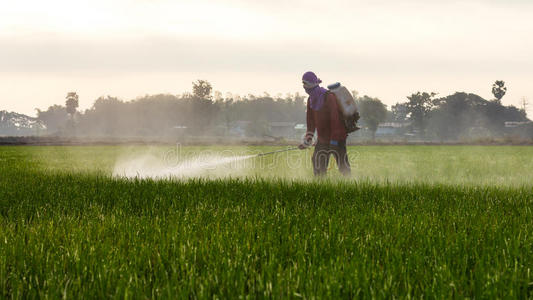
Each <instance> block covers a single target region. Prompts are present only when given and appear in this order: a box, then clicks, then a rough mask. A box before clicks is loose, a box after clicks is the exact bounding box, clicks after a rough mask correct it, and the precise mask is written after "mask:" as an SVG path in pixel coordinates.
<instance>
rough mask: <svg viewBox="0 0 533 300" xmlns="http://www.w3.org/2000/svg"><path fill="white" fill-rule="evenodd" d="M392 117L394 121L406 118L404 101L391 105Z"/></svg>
mask: <svg viewBox="0 0 533 300" xmlns="http://www.w3.org/2000/svg"><path fill="white" fill-rule="evenodd" d="M391 113H392V119H393V120H394V121H399V122H401V121H406V120H407V106H406V105H405V103H396V104H395V105H393V106H392V107H391Z"/></svg>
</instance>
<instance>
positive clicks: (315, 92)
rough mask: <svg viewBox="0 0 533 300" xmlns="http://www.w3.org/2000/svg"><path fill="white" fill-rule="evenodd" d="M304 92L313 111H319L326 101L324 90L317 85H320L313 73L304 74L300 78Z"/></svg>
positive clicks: (320, 81)
mask: <svg viewBox="0 0 533 300" xmlns="http://www.w3.org/2000/svg"><path fill="white" fill-rule="evenodd" d="M302 82H303V84H304V89H305V92H306V93H307V94H308V95H309V101H310V103H309V104H310V106H311V108H312V109H313V110H320V109H321V108H322V105H324V102H325V100H326V92H327V91H328V90H326V89H325V88H323V87H321V86H320V85H319V84H320V83H322V80H320V79H319V78H318V77H317V76H316V75H315V73H313V72H306V73H305V74H304V75H303V76H302Z"/></svg>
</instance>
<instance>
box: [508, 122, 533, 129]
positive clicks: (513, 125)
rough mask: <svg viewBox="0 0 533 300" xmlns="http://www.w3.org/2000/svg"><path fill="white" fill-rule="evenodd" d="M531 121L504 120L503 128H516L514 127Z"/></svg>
mask: <svg viewBox="0 0 533 300" xmlns="http://www.w3.org/2000/svg"><path fill="white" fill-rule="evenodd" d="M529 123H531V122H529V121H528V122H514V121H508V122H505V123H504V124H505V128H516V127H520V126H522V125H526V124H529Z"/></svg>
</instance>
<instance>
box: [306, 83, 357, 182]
mask: <svg viewBox="0 0 533 300" xmlns="http://www.w3.org/2000/svg"><path fill="white" fill-rule="evenodd" d="M302 82H303V87H304V89H305V92H306V93H307V94H308V95H309V99H308V100H307V132H306V134H305V136H304V138H303V141H302V144H300V145H299V146H298V148H300V149H307V148H308V147H310V146H311V145H312V141H313V137H314V134H315V130H316V132H317V135H318V141H317V144H316V145H315V150H314V152H313V156H312V162H313V173H314V174H315V176H324V175H326V173H327V170H328V165H329V158H330V156H331V155H333V156H334V157H335V160H336V161H337V166H338V168H339V171H340V172H341V173H342V174H343V175H344V176H350V174H351V169H350V163H349V160H348V153H347V151H346V138H347V137H348V133H350V132H353V131H356V130H358V129H359V128H358V127H357V126H356V122H357V120H358V119H359V113H358V112H357V109H356V107H355V101H354V99H353V97H352V95H351V94H350V92H349V91H348V90H347V89H346V88H345V87H343V86H341V85H340V84H339V83H337V84H333V85H330V86H328V88H329V90H327V89H325V88H322V87H321V86H320V83H322V81H321V80H320V79H319V78H318V77H317V76H316V75H315V73H313V72H306V73H305V74H304V75H303V77H302Z"/></svg>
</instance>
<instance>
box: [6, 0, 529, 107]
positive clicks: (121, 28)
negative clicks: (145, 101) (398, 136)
mask: <svg viewBox="0 0 533 300" xmlns="http://www.w3.org/2000/svg"><path fill="white" fill-rule="evenodd" d="M532 20H533V1H531V0H477V1H476V0H461V1H449V0H448V1H444V0H440V1H437V0H423V1H422V0H402V1H397V0H372V1H370V0H367V1H353V0H352V1H341V0H336V1H331V0H330V1H314V0H306V1H300V0H296V1H289V0H283V1H282V0H270V1H252V0H227V1H222V0H181V1H180V0H175V1H165V0H131V1H123V0H92V1H75V0H48V1H38V0H31V1H25V0H17V1H9V0H0V110H8V111H18V112H22V113H26V114H30V115H35V110H34V109H35V108H41V109H46V108H47V107H48V106H50V105H52V104H55V103H58V104H59V103H61V104H63V103H64V98H65V96H66V94H67V92H69V91H77V92H78V94H79V95H80V105H81V108H82V109H85V108H88V107H90V106H91V105H92V104H93V102H94V100H95V99H96V98H98V97H99V96H101V95H112V96H117V97H119V98H122V99H125V100H130V99H133V98H136V97H138V96H142V95H145V94H155V93H172V94H181V93H182V92H185V91H190V90H191V82H192V81H194V80H196V79H207V80H209V81H210V82H211V83H212V84H213V86H214V89H215V90H218V91H221V92H222V93H223V94H225V93H226V92H232V93H238V94H241V95H246V94H249V93H252V94H262V93H263V92H269V93H271V94H274V95H275V94H277V93H283V94H285V93H287V92H292V93H294V92H300V93H303V90H302V88H301V81H300V78H301V75H302V73H304V72H305V71H308V70H313V71H315V72H316V73H317V74H318V75H319V77H321V78H322V79H323V81H324V82H325V83H330V82H335V81H341V82H342V83H344V84H345V85H346V86H348V87H349V88H350V89H356V90H358V91H359V92H360V93H361V94H367V95H370V96H373V97H378V98H380V99H382V100H383V101H384V102H385V103H386V104H388V105H390V104H394V103H396V102H398V101H404V99H405V96H407V95H409V94H411V93H413V92H416V91H418V90H420V91H428V92H429V91H434V92H437V93H439V94H440V95H444V96H445V95H448V94H450V93H452V92H454V91H465V92H472V93H477V94H479V95H480V96H483V97H485V98H490V97H491V96H492V95H491V85H492V83H493V82H494V80H496V79H502V80H505V81H506V83H507V85H508V94H507V95H506V96H505V97H504V99H503V102H504V103H505V104H514V105H518V104H519V102H520V99H521V98H522V97H526V98H528V99H529V100H530V102H532V105H531V107H530V109H529V112H530V114H529V116H530V117H531V116H532V114H531V113H532V112H533V54H532V53H533V21H532Z"/></svg>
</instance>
